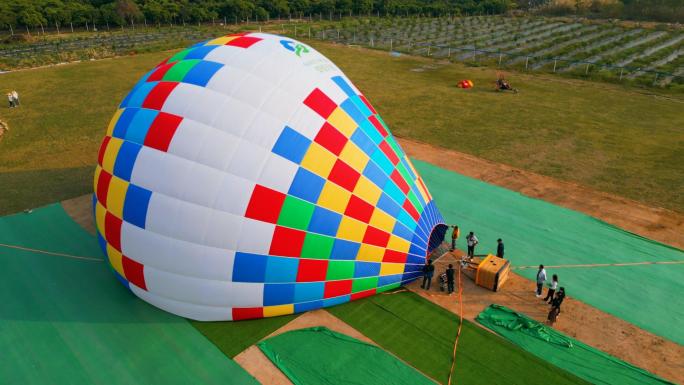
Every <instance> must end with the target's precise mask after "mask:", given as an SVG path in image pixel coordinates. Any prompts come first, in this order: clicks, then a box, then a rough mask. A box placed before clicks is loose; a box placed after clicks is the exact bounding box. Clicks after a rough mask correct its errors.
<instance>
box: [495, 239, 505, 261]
mask: <svg viewBox="0 0 684 385" xmlns="http://www.w3.org/2000/svg"><path fill="white" fill-rule="evenodd" d="M496 243H497V245H496V256H497V257H499V258H501V259H503V257H504V244H503V241H502V240H501V238H499V239H497V240H496Z"/></svg>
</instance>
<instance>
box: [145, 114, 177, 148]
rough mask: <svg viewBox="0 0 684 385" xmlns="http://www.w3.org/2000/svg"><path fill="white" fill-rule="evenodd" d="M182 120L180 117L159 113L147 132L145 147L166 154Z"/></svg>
mask: <svg viewBox="0 0 684 385" xmlns="http://www.w3.org/2000/svg"><path fill="white" fill-rule="evenodd" d="M182 120H183V118H181V117H180V116H177V115H173V114H167V113H166V112H160V113H159V114H158V115H157V117H156V118H154V121H153V122H152V125H151V126H150V129H149V130H148V131H147V136H146V137H145V146H148V147H152V148H156V149H157V150H159V151H164V152H166V151H167V150H168V149H169V145H170V144H171V139H172V138H173V134H175V133H176V129H177V128H178V125H180V123H181V121H182Z"/></svg>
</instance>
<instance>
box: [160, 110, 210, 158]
mask: <svg viewBox="0 0 684 385" xmlns="http://www.w3.org/2000/svg"><path fill="white" fill-rule="evenodd" d="M211 130H212V128H211V127H209V126H206V125H204V124H202V123H199V122H196V121H194V120H190V119H183V120H182V121H181V123H180V124H179V125H178V128H177V129H176V132H175V133H174V134H173V138H171V143H170V144H169V149H168V151H167V152H168V153H170V154H174V155H177V156H179V157H181V158H185V159H188V160H195V159H197V157H198V155H200V151H201V150H202V143H203V142H204V139H205V137H206V136H207V135H209V132H210V131H211Z"/></svg>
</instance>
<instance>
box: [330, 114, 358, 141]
mask: <svg viewBox="0 0 684 385" xmlns="http://www.w3.org/2000/svg"><path fill="white" fill-rule="evenodd" d="M328 123H330V124H332V125H333V127H335V128H337V130H338V131H339V132H341V133H342V134H344V136H346V137H347V138H351V136H352V134H353V133H354V130H356V127H358V125H357V124H356V122H355V121H354V119H352V118H351V116H349V115H347V113H346V112H344V110H343V109H341V108H340V107H337V108H335V111H333V113H332V114H330V116H328Z"/></svg>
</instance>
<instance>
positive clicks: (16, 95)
mask: <svg viewBox="0 0 684 385" xmlns="http://www.w3.org/2000/svg"><path fill="white" fill-rule="evenodd" d="M12 99H14V107H19V93H17V90H14V91H12Z"/></svg>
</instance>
